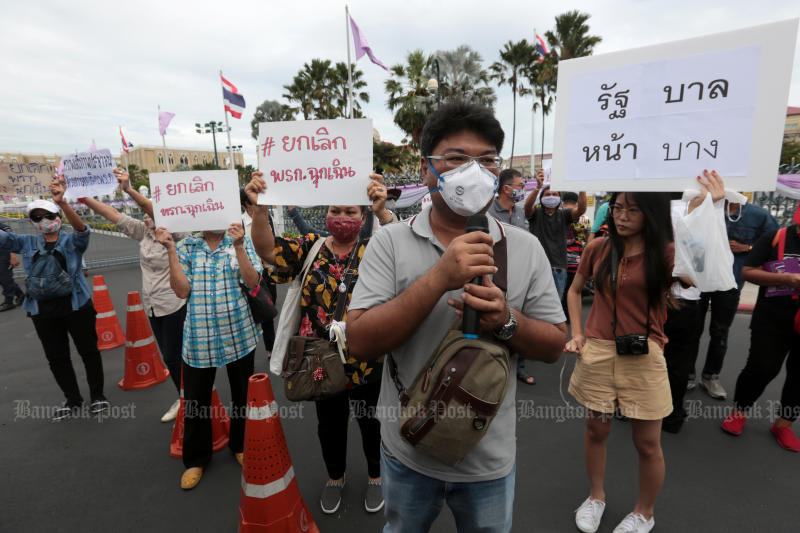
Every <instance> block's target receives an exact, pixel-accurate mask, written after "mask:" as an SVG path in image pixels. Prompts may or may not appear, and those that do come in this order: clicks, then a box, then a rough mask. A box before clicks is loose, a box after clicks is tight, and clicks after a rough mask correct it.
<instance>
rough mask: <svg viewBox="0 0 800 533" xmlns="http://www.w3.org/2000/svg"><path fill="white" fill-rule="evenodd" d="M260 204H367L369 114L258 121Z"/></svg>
mask: <svg viewBox="0 0 800 533" xmlns="http://www.w3.org/2000/svg"><path fill="white" fill-rule="evenodd" d="M258 126H259V127H258V168H259V169H260V170H261V172H263V173H264V180H265V181H266V182H267V191H266V192H265V193H263V194H261V195H260V196H259V198H258V203H259V204H262V205H309V204H313V205H323V204H327V205H366V204H369V203H370V201H369V198H368V197H367V184H368V183H369V175H370V173H371V172H372V120H370V119H354V120H299V121H291V122H262V123H261V124H259V125H258Z"/></svg>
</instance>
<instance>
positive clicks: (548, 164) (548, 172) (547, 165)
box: [542, 159, 553, 187]
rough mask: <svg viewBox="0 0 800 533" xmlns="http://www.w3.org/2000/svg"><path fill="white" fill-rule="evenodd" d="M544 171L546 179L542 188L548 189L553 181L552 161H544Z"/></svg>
mask: <svg viewBox="0 0 800 533" xmlns="http://www.w3.org/2000/svg"><path fill="white" fill-rule="evenodd" d="M542 171H543V172H544V178H543V179H542V186H543V187H547V186H548V185H550V182H551V181H553V160H552V159H545V160H543V161H542Z"/></svg>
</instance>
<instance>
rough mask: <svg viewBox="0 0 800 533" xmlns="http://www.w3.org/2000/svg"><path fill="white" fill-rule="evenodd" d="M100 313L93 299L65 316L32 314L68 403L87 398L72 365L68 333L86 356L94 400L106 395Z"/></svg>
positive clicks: (87, 375)
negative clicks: (97, 325)
mask: <svg viewBox="0 0 800 533" xmlns="http://www.w3.org/2000/svg"><path fill="white" fill-rule="evenodd" d="M96 315H97V312H96V311H95V310H94V305H92V301H91V300H89V301H88V302H87V303H86V304H85V305H84V306H83V307H81V308H80V309H78V310H77V311H72V312H71V313H70V314H68V315H67V316H64V317H58V318H41V317H38V316H32V317H31V319H32V320H33V327H34V328H36V334H37V335H38V336H39V340H40V341H41V342H42V348H44V355H45V357H47V362H48V363H49V364H50V370H51V371H52V372H53V377H55V378H56V383H58V386H59V387H61V391H62V392H63V393H64V396H65V397H66V400H67V404H68V405H72V406H75V405H79V404H80V403H81V402H83V397H82V396H81V391H80V389H79V388H78V380H77V379H76V377H75V369H74V368H72V359H71V358H70V354H69V337H67V335H68V334H69V336H70V337H72V341H73V342H74V343H75V347H76V348H77V349H78V353H79V354H80V356H81V359H83V366H84V368H85V369H86V379H87V381H88V382H89V396H90V398H91V399H92V401H94V400H96V399H98V398H102V397H103V360H102V358H101V357H100V351H99V350H98V349H97V330H95V326H94V322H95V316H96Z"/></svg>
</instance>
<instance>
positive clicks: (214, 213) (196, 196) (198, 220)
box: [150, 170, 242, 233]
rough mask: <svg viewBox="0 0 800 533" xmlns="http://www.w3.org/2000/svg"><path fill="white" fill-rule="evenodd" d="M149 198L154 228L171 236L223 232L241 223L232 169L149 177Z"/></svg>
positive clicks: (237, 192) (159, 173)
mask: <svg viewBox="0 0 800 533" xmlns="http://www.w3.org/2000/svg"><path fill="white" fill-rule="evenodd" d="M150 189H151V192H150V199H151V201H152V202H153V214H154V215H155V220H154V221H155V224H156V226H164V227H165V228H167V229H168V230H169V231H170V232H171V233H175V232H190V231H204V230H223V229H228V227H229V226H230V225H231V223H233V222H241V221H242V215H241V207H240V200H239V182H238V174H237V172H236V171H235V170H203V171H187V172H158V173H155V174H150Z"/></svg>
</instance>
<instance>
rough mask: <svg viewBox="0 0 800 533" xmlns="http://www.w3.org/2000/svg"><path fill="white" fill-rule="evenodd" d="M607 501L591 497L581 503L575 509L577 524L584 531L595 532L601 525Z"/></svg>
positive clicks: (587, 532)
mask: <svg viewBox="0 0 800 533" xmlns="http://www.w3.org/2000/svg"><path fill="white" fill-rule="evenodd" d="M605 510H606V502H601V501H600V500H593V499H592V498H591V497H589V498H586V501H585V502H583V503H582V504H581V506H580V507H578V509H577V510H576V511H575V525H576V526H578V529H580V530H581V531H583V532H584V533H594V532H595V531H597V528H599V527H600V520H602V519H603V511H605Z"/></svg>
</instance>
